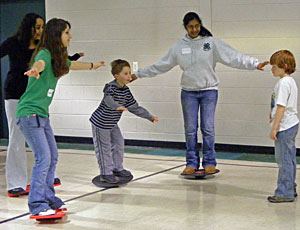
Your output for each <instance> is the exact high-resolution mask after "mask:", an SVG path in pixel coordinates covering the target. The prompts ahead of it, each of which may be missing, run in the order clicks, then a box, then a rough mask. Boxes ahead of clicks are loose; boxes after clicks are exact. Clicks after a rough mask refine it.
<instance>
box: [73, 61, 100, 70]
mask: <svg viewBox="0 0 300 230" xmlns="http://www.w3.org/2000/svg"><path fill="white" fill-rule="evenodd" d="M101 66H105V64H104V62H103V61H102V62H90V63H89V62H80V61H72V62H71V66H70V70H93V69H98V68H99V67H101Z"/></svg>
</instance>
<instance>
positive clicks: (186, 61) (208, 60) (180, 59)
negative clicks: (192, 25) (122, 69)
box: [136, 34, 259, 91]
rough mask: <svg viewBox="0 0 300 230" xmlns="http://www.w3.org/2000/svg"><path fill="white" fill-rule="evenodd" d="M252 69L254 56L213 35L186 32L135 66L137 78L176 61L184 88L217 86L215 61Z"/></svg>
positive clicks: (172, 65)
mask: <svg viewBox="0 0 300 230" xmlns="http://www.w3.org/2000/svg"><path fill="white" fill-rule="evenodd" d="M217 62H220V63H223V64H224V65H227V66H230V67H233V68H238V69H249V70H254V69H256V68H257V66H258V64H259V62H258V60H257V59H256V58H254V57H251V56H247V55H244V54H241V53H240V52H238V51H237V50H235V49H233V48H232V47H231V46H229V45H228V44H226V43H225V42H223V41H221V40H217V39H215V38H213V37H201V36H198V37H197V38H194V39H191V38H190V37H189V36H188V35H187V34H186V35H185V36H184V37H183V38H182V39H181V40H179V41H177V42H176V43H175V44H174V45H173V46H172V47H171V48H170V50H169V52H168V53H167V55H166V56H164V57H163V58H162V59H160V60H159V61H158V62H156V63H154V64H153V65H150V66H147V67H145V68H142V69H138V72H137V74H136V76H137V78H143V77H155V76H156V75H158V74H163V73H166V72H168V71H169V70H171V69H172V68H173V67H174V66H176V65H179V66H180V68H181V69H182V70H183V73H182V77H181V86H182V89H184V90H187V91H198V90H205V89H208V88H217V86H218V85H219V79H218V77H217V75H216V72H215V66H216V63H217Z"/></svg>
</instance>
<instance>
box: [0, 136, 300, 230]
mask: <svg viewBox="0 0 300 230" xmlns="http://www.w3.org/2000/svg"><path fill="white" fill-rule="evenodd" d="M0 144H1V142H0ZM6 148H7V147H6V146H5V145H3V144H2V145H0V229H1V230H2V229H3V230H4V229H5V230H10V229H11V230H17V229H20V230H23V229H42V230H46V229H51V230H53V229H71V230H77V229H78V230H89V229H91V230H92V229H109V230H111V229H118V230H120V229H122V230H125V229H130V230H131V229H132V230H139V229H143V230H147V229H151V230H157V229H167V230H172V229H180V230H181V229H183V230H185V229H187V230H194V229H211V230H218V229H222V230H227V229H228V230H229V229H230V230H235V229H238V230H243V229H251V230H253V229H255V230H257V229H268V230H269V229H272V230H276V229H289V230H293V229H300V204H299V202H298V201H297V199H296V200H295V202H293V203H281V204H271V203H269V202H268V201H267V200H266V198H267V196H269V195H272V194H273V191H274V189H275V186H276V179H277V167H276V164H275V163H274V156H270V155H266V156H265V155H261V154H259V155H253V154H252V155H251V154H244V153H217V158H218V168H219V169H220V170H221V172H220V173H219V174H216V175H215V176H211V177H210V178H207V179H202V180H187V179H183V178H181V177H180V176H179V174H180V173H181V171H182V170H183V168H184V166H185V159H184V157H183V156H184V151H183V150H178V149H177V150H172V149H158V148H144V147H126V154H125V159H124V166H125V167H126V168H127V169H129V170H131V171H132V173H133V175H134V180H133V181H132V182H130V183H129V184H127V185H126V186H122V187H120V188H112V189H103V188H99V187H96V186H95V185H93V184H92V183H91V180H92V178H93V177H94V176H96V175H98V173H99V172H98V171H99V170H98V166H97V162H96V157H95V155H94V152H93V151H92V146H89V147H82V145H63V146H62V145H61V146H60V145H59V153H60V155H59V163H58V167H57V172H58V174H59V177H60V179H61V180H62V185H61V186H58V187H56V193H57V195H58V196H59V197H60V198H62V200H63V201H65V203H66V205H67V208H68V212H67V217H66V218H63V219H62V220H60V221H57V222H56V223H50V222H36V221H34V220H30V219H29V213H28V208H27V196H22V197H19V198H9V197H8V196H7V193H6V182H5V171H4V170H5V168H4V165H5V164H4V162H5V156H6ZM32 162H33V157H32V153H31V152H30V150H29V149H28V171H29V172H30V169H31V165H32ZM298 163H299V159H298ZM298 175H299V168H298ZM297 181H298V184H300V179H297ZM298 193H300V190H298Z"/></svg>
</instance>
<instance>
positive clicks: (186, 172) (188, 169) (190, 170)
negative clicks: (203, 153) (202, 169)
mask: <svg viewBox="0 0 300 230" xmlns="http://www.w3.org/2000/svg"><path fill="white" fill-rule="evenodd" d="M195 171H196V169H195V168H194V167H191V166H186V167H185V169H184V170H183V172H182V174H183V175H191V174H193V173H194V172H195Z"/></svg>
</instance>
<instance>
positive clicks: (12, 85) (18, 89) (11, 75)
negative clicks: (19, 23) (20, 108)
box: [0, 37, 34, 100]
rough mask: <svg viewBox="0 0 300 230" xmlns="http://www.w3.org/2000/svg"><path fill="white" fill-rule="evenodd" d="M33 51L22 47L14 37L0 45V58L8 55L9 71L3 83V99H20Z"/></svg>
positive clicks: (25, 83)
mask: <svg viewBox="0 0 300 230" xmlns="http://www.w3.org/2000/svg"><path fill="white" fill-rule="evenodd" d="M33 51H34V49H28V48H27V47H25V46H23V45H22V44H21V43H20V42H19V40H18V39H17V38H16V37H10V38H8V39H7V40H5V41H4V42H3V43H2V44H1V45H0V58H2V57H4V56H6V55H8V58H9V71H8V73H7V77H6V79H5V82H4V99H5V100H7V99H20V97H21V96H22V95H23V93H24V92H25V90H26V87H27V82H28V77H27V76H25V75H24V72H26V71H27V70H28V64H29V62H30V58H31V55H32V53H33Z"/></svg>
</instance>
